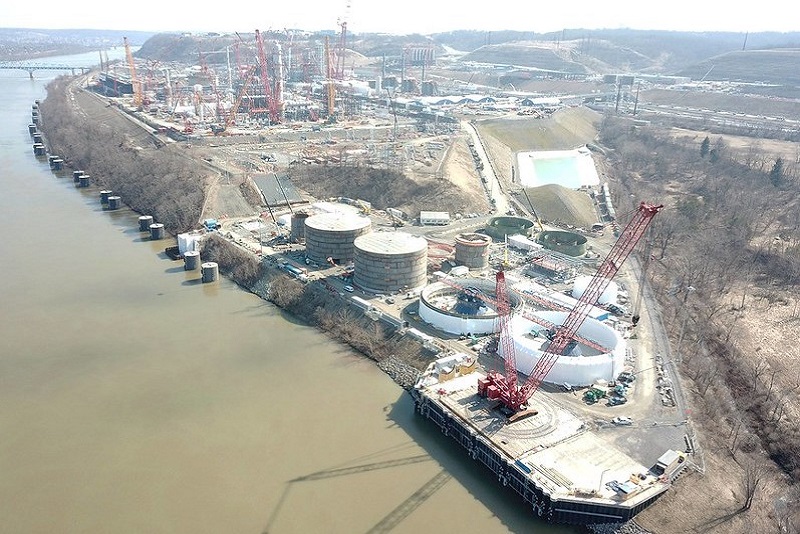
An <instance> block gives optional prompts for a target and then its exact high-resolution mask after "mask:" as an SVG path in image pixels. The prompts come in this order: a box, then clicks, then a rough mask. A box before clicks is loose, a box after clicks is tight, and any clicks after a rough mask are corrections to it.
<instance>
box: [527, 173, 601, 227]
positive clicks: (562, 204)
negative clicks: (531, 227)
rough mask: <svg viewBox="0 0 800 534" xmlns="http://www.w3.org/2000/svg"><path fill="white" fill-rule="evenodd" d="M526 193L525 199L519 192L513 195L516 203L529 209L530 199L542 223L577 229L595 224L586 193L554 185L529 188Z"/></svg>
mask: <svg viewBox="0 0 800 534" xmlns="http://www.w3.org/2000/svg"><path fill="white" fill-rule="evenodd" d="M526 192H527V197H526V196H525V193H523V192H521V191H520V192H517V193H515V198H516V200H517V202H519V203H520V204H522V205H523V206H525V207H530V206H529V204H528V199H530V202H531V204H533V208H534V210H536V213H537V214H538V215H539V218H540V219H542V220H543V221H547V222H551V223H563V224H571V225H572V226H576V227H578V228H589V227H591V226H592V224H594V223H596V222H597V217H596V216H595V210H594V205H593V203H592V199H591V198H589V195H587V194H586V193H583V192H581V191H573V190H572V189H567V188H566V187H562V186H560V185H555V184H551V185H543V186H541V187H530V188H527V189H526Z"/></svg>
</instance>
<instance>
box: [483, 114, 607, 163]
mask: <svg viewBox="0 0 800 534" xmlns="http://www.w3.org/2000/svg"><path fill="white" fill-rule="evenodd" d="M599 120H600V115H599V114H598V113H597V112H595V111H592V110H590V109H588V108H583V107H575V108H565V109H562V110H559V111H557V112H555V113H553V114H552V115H551V116H550V117H547V118H542V119H539V118H534V117H529V116H517V115H514V116H509V117H503V118H499V119H489V120H485V121H478V122H477V123H476V124H475V125H476V126H477V128H478V130H479V131H480V133H481V136H484V137H493V138H495V139H496V140H497V141H499V142H501V143H503V144H504V145H506V146H507V147H508V148H509V149H510V150H511V151H512V152H520V151H528V150H568V149H571V148H577V147H579V146H583V145H585V144H587V143H591V142H592V141H593V140H594V138H595V137H596V136H597V123H598V122H599ZM497 163H498V164H502V163H506V164H508V163H510V162H497Z"/></svg>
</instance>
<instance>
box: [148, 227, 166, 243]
mask: <svg viewBox="0 0 800 534" xmlns="http://www.w3.org/2000/svg"><path fill="white" fill-rule="evenodd" d="M150 239H153V240H158V239H164V225H163V224H161V223H153V224H151V225H150Z"/></svg>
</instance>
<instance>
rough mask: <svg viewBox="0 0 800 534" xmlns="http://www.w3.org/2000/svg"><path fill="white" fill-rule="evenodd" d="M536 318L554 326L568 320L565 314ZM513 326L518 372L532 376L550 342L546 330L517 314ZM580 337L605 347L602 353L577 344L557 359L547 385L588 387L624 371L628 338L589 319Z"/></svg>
mask: <svg viewBox="0 0 800 534" xmlns="http://www.w3.org/2000/svg"><path fill="white" fill-rule="evenodd" d="M536 315H538V316H539V317H541V318H542V319H545V320H547V321H549V322H551V323H553V324H556V325H561V324H563V323H564V321H565V319H566V318H567V315H568V314H567V313H566V312H556V311H540V312H536ZM511 323H512V325H513V327H512V328H513V332H514V348H515V352H516V360H517V370H519V371H520V372H521V373H523V374H526V375H527V374H530V372H531V371H532V370H533V368H534V367H535V366H536V364H537V363H538V362H539V359H540V358H541V356H542V353H543V351H544V350H546V348H547V345H548V343H549V340H548V337H547V335H546V333H545V331H544V330H545V329H544V327H542V326H540V325H538V324H534V323H532V322H530V321H528V320H527V319H525V318H524V317H521V316H519V315H516V316H514V317H512V319H511ZM578 334H580V335H581V336H583V337H585V338H587V339H591V340H593V341H595V342H597V343H599V344H600V345H602V346H604V347H606V350H605V351H603V352H599V351H597V350H595V349H593V348H590V347H587V346H585V345H583V344H580V343H579V344H578V345H576V346H575V347H573V348H572V350H571V351H569V352H568V353H567V354H564V355H562V356H559V357H558V360H557V361H556V363H555V365H554V366H553V368H552V369H551V370H550V372H549V373H548V374H547V377H546V378H545V382H548V383H550V384H563V383H567V384H570V385H572V386H589V385H591V384H594V383H595V382H597V381H599V380H605V381H607V382H612V381H613V380H615V379H616V377H617V376H618V375H619V374H620V373H621V372H622V371H623V370H624V368H625V353H626V346H627V345H626V341H625V339H624V338H623V337H622V336H621V335H620V334H619V332H617V331H616V330H614V329H613V328H611V327H610V326H608V325H606V324H604V323H601V322H600V321H596V320H595V319H592V318H591V317H588V318H587V319H586V320H585V321H584V322H583V324H582V325H581V327H580V328H579V329H578Z"/></svg>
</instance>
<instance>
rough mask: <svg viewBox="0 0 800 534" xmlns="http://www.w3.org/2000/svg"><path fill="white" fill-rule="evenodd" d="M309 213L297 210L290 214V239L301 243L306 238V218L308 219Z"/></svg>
mask: <svg viewBox="0 0 800 534" xmlns="http://www.w3.org/2000/svg"><path fill="white" fill-rule="evenodd" d="M309 215H310V214H309V213H306V212H305V211H298V212H297V213H295V214H293V215H292V218H291V222H290V224H291V229H292V233H291V235H290V238H291V240H292V241H295V242H297V243H302V242H303V241H305V240H306V219H308V217H309Z"/></svg>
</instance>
